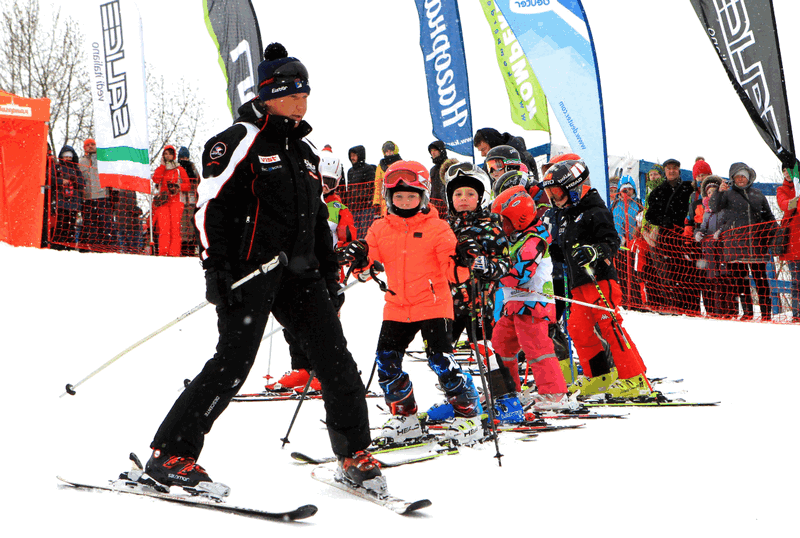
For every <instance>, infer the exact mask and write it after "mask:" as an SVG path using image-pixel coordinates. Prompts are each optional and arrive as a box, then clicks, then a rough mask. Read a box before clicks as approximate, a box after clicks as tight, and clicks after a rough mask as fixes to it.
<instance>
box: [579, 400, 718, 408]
mask: <svg viewBox="0 0 800 538" xmlns="http://www.w3.org/2000/svg"><path fill="white" fill-rule="evenodd" d="M720 403H721V402H687V401H684V400H666V401H659V400H616V399H615V400H605V401H593V402H583V405H585V406H586V407H713V406H716V405H719V404H720Z"/></svg>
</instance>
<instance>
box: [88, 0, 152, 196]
mask: <svg viewBox="0 0 800 538" xmlns="http://www.w3.org/2000/svg"><path fill="white" fill-rule="evenodd" d="M87 13H88V16H89V17H90V19H89V24H88V25H87V28H88V31H87V34H88V35H87V37H88V39H87V45H88V53H89V65H90V69H89V77H90V87H91V92H92V102H93V104H94V131H95V136H94V138H95V141H96V142H97V170H98V173H99V176H100V184H101V186H103V187H113V188H117V189H126V190H135V191H139V192H145V193H148V194H149V193H150V179H149V178H150V159H149V157H148V147H149V144H148V142H149V139H148V132H147V83H146V76H145V64H144V41H143V37H142V18H141V15H140V14H139V8H138V6H137V5H136V3H135V2H134V1H133V0H112V1H110V2H109V1H103V0H100V1H97V2H94V3H93V4H92V5H91V6H90V7H88V9H87Z"/></svg>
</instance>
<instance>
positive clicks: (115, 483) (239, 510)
mask: <svg viewBox="0 0 800 538" xmlns="http://www.w3.org/2000/svg"><path fill="white" fill-rule="evenodd" d="M56 478H58V480H60V481H61V482H62V483H63V486H62V487H67V488H73V489H81V490H87V491H109V492H113V493H127V494H132V495H138V496H141V497H149V498H151V499H158V500H162V501H167V502H171V503H176V504H182V505H184V506H191V507H195V508H203V509H205V510H216V511H218V512H225V513H228V514H235V515H238V516H245V517H251V518H255V519H269V520H278V521H295V520H298V519H305V518H307V517H311V516H313V515H314V514H316V513H317V507H316V506H314V505H313V504H307V505H304V506H300V507H298V508H295V509H294V510H289V511H286V512H267V511H265V510H259V509H255V508H244V507H241V506H233V505H230V504H227V503H226V502H224V501H222V500H218V499H214V498H209V497H204V496H201V495H189V494H176V493H161V492H159V491H156V490H155V489H153V488H151V487H149V486H145V485H143V484H140V483H138V482H133V481H131V480H126V479H122V478H121V479H119V480H110V481H109V485H107V486H101V485H92V484H84V483H81V482H74V481H71V480H67V479H65V478H62V477H60V476H58V477H56Z"/></svg>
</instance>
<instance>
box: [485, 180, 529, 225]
mask: <svg viewBox="0 0 800 538" xmlns="http://www.w3.org/2000/svg"><path fill="white" fill-rule="evenodd" d="M492 212H493V213H498V214H499V215H501V216H502V217H503V219H504V220H505V219H508V221H509V223H510V224H511V225H512V226H513V227H514V229H515V230H524V229H525V228H527V227H528V226H530V225H531V223H532V222H533V219H534V218H535V215H536V208H535V206H534V203H533V198H531V197H530V195H529V194H528V193H527V192H526V191H525V187H523V186H522V185H516V186H514V187H511V188H510V189H506V190H504V191H503V192H501V193H500V194H499V195H498V196H497V198H495V199H494V202H492Z"/></svg>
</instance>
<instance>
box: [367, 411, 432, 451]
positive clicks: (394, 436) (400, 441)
mask: <svg viewBox="0 0 800 538" xmlns="http://www.w3.org/2000/svg"><path fill="white" fill-rule="evenodd" d="M424 436H425V433H424V432H423V431H422V424H420V422H419V418H417V415H416V413H412V414H410V415H394V416H392V418H390V419H389V420H387V421H386V423H385V424H384V425H383V427H382V428H381V433H380V434H379V435H378V437H376V438H375V440H374V441H373V443H374V444H375V445H376V446H386V445H394V444H397V445H404V444H409V443H412V442H413V441H416V440H418V439H421V438H422V437H424Z"/></svg>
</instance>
